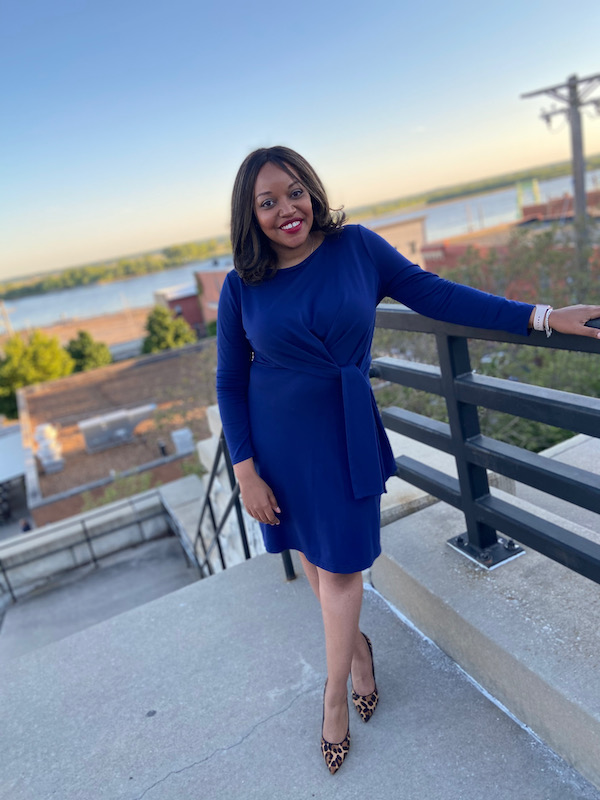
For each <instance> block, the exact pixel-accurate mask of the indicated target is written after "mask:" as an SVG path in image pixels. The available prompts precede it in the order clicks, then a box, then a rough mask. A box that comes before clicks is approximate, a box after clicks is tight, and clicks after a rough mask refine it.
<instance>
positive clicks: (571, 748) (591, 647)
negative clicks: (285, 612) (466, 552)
mask: <svg viewBox="0 0 600 800" xmlns="http://www.w3.org/2000/svg"><path fill="white" fill-rule="evenodd" d="M494 494H497V495H498V496H500V497H502V499H504V500H506V501H507V502H512V503H514V504H515V505H517V506H518V507H519V508H525V509H527V510H529V511H532V512H534V513H538V514H539V513H540V509H539V508H537V507H534V506H531V505H530V504H529V503H526V502H525V501H522V500H518V499H516V498H514V497H513V496H511V495H506V494H504V493H502V492H494ZM542 513H544V515H545V517H546V518H547V519H550V520H551V521H553V522H556V523H558V524H563V525H565V527H569V528H570V529H571V530H573V531H574V532H576V533H578V534H580V535H583V536H587V537H588V538H592V539H594V540H595V541H598V540H600V534H598V533H595V532H591V531H589V530H588V529H585V528H582V527H581V526H579V525H576V524H574V523H571V524H568V523H567V524H565V520H563V519H560V518H557V517H555V516H554V515H552V514H549V513H546V512H542ZM463 531H464V517H463V515H462V514H461V513H460V512H458V511H456V510H455V509H453V508H451V507H449V506H447V505H446V504H444V503H437V504H436V505H434V506H431V507H429V508H427V509H425V510H423V511H420V512H418V513H417V514H414V515H412V516H411V517H407V518H404V519H402V520H399V521H398V522H395V523H393V524H391V525H388V526H387V527H385V528H384V529H383V530H382V547H383V555H382V556H381V557H380V558H379V559H378V560H377V561H376V563H375V565H374V566H373V569H372V581H373V585H374V586H375V588H376V589H377V590H378V591H380V592H381V593H382V594H383V595H384V596H385V597H386V598H387V599H388V600H389V601H390V602H391V603H392V604H393V605H394V606H396V607H397V608H398V609H399V610H400V611H401V612H402V613H403V614H404V615H405V616H406V617H408V619H410V620H411V621H413V622H414V624H415V625H416V626H417V627H418V628H419V629H420V630H422V631H423V632H424V633H425V634H426V635H427V636H429V637H430V638H431V639H432V640H433V641H434V642H435V643H436V644H438V645H439V647H441V648H442V649H443V650H444V651H445V652H446V653H447V654H448V655H450V657H451V658H452V659H454V660H455V661H456V662H457V663H458V664H459V665H460V666H461V667H463V668H464V669H465V670H466V671H467V672H468V673H469V674H470V675H471V676H472V677H473V678H475V680H477V681H478V682H479V683H480V684H481V685H482V686H483V687H484V688H485V689H487V690H488V691H489V692H490V693H491V694H492V695H493V696H494V697H496V698H497V699H498V700H499V701H500V702H501V703H502V704H504V705H505V706H506V707H507V708H508V709H509V710H510V711H511V712H512V713H513V714H514V715H515V716H516V717H517V718H518V719H520V720H521V721H522V722H524V723H525V724H526V725H528V726H529V727H530V728H531V729H532V730H533V731H534V732H535V733H536V734H537V735H539V736H540V737H541V738H542V739H543V740H544V741H545V742H546V743H548V744H549V745H550V746H551V747H552V748H553V749H554V750H555V751H556V752H557V753H559V754H560V755H561V756H562V757H563V758H565V759H566V760H567V761H568V762H569V763H570V764H572V765H573V766H574V767H575V768H576V769H577V770H579V772H581V773H582V774H583V775H585V776H586V777H587V778H588V779H589V780H590V781H592V782H593V783H594V784H595V785H596V786H598V787H600V630H599V626H598V619H599V618H600V586H598V585H596V584H595V583H593V582H591V581H589V580H587V579H586V578H583V577H581V576H579V575H577V574H575V573H572V572H570V571H569V570H568V569H566V568H565V567H563V566H561V565H559V564H557V563H555V562H553V561H551V560H549V559H547V558H545V557H543V556H541V555H538V554H537V553H535V552H533V551H529V552H527V554H526V555H524V556H521V557H519V558H517V559H515V560H514V561H512V562H510V563H508V564H505V565H503V566H501V567H498V568H497V569H495V570H493V571H491V572H488V571H486V570H484V569H483V568H481V567H478V566H477V565H476V564H474V563H473V562H471V561H469V560H468V559H467V558H465V557H463V556H461V555H460V554H459V553H457V552H455V551H454V550H452V549H451V548H450V547H448V546H447V544H446V540H447V539H448V538H450V537H451V536H454V535H457V534H459V533H462V532H463Z"/></svg>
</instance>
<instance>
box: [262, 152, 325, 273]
mask: <svg viewBox="0 0 600 800" xmlns="http://www.w3.org/2000/svg"><path fill="white" fill-rule="evenodd" d="M289 170H290V172H292V173H293V175H294V176H295V175H296V173H295V172H294V170H293V169H292V168H291V167H289ZM254 213H255V215H256V219H257V221H258V224H259V226H260V229H261V230H262V232H263V233H264V234H265V236H266V237H267V238H268V239H269V240H270V242H271V246H272V248H273V250H274V251H275V254H276V255H277V258H278V260H279V262H280V263H283V262H285V261H287V260H290V259H295V258H304V257H306V256H305V255H304V250H305V249H308V247H309V244H308V237H309V234H310V231H311V228H312V225H313V210H312V203H311V200H310V195H309V193H308V191H307V189H306V188H305V187H304V186H303V184H302V183H301V182H300V179H299V178H298V177H292V176H291V175H289V174H288V173H287V172H285V171H284V170H282V169H281V168H280V167H278V166H277V165H276V164H273V163H272V162H270V161H269V162H267V163H266V164H265V165H264V167H262V168H261V170H260V172H259V173H258V176H257V178H256V184H255V186H254Z"/></svg>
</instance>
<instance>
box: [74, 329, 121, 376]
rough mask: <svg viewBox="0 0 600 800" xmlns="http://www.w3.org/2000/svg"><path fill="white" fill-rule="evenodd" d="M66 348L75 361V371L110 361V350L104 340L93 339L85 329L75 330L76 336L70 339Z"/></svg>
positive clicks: (84, 370)
mask: <svg viewBox="0 0 600 800" xmlns="http://www.w3.org/2000/svg"><path fill="white" fill-rule="evenodd" d="M66 350H67V353H69V355H70V356H71V358H72V359H73V361H74V362H75V372H87V371H88V370H90V369H96V367H105V366H106V365H107V364H110V363H111V361H112V356H111V354H110V350H109V349H108V347H107V346H106V345H105V344H104V342H96V341H94V339H93V338H92V336H91V334H90V333H88V332H87V331H77V338H76V339H71V341H70V342H69V344H68V345H67V348H66Z"/></svg>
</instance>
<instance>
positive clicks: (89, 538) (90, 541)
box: [0, 497, 163, 603]
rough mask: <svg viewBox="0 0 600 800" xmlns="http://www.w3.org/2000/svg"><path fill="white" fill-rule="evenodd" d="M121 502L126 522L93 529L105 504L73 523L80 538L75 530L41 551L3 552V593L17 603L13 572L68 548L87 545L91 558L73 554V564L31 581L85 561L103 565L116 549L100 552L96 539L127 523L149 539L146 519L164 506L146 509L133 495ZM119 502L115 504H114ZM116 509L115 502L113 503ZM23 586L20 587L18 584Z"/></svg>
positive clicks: (0, 586) (0, 566)
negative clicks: (128, 513) (126, 512)
mask: <svg viewBox="0 0 600 800" xmlns="http://www.w3.org/2000/svg"><path fill="white" fill-rule="evenodd" d="M119 502H120V504H121V505H123V506H126V507H128V508H129V509H130V510H131V519H129V520H128V521H127V522H126V523H123V520H122V519H119V520H116V521H115V522H114V524H111V525H108V526H107V527H106V528H104V527H103V528H102V530H94V523H95V522H96V521H97V520H98V519H102V517H106V515H107V511H106V508H105V507H103V508H100V509H98V510H96V511H91V512H88V513H86V514H85V516H84V517H82V518H81V519H79V520H77V522H76V523H73V526H74V527H75V526H79V533H80V535H81V538H80V539H74V538H73V535H72V534H70V533H69V534H68V535H67V537H66V538H67V539H68V541H67V542H66V543H65V542H63V541H61V540H60V539H59V540H58V541H57V544H56V546H55V547H52V546H50V547H48V546H47V545H45V546H44V547H43V548H42V549H41V550H40V551H38V552H35V550H34V552H33V554H32V555H31V556H27V555H25V554H24V556H23V557H22V558H20V557H18V556H17V557H16V558H15V556H10V557H9V558H7V559H3V558H2V557H1V556H0V576H1V579H0V595H1V594H6V593H8V594H9V595H10V597H11V600H12V601H13V603H16V602H17V600H18V595H17V589H16V587H15V586H14V585H13V581H11V578H10V572H11V571H16V570H20V569H22V568H23V567H27V566H29V565H30V564H34V563H35V562H37V561H44V560H47V559H49V558H50V557H51V556H54V555H57V554H58V553H63V552H66V551H68V550H70V551H72V552H74V551H75V550H76V549H77V548H79V547H82V546H83V547H86V548H87V550H88V551H89V561H85V560H76V559H75V558H74V560H73V563H72V565H71V566H70V567H68V568H64V569H60V570H58V572H57V573H53V574H52V575H48V576H45V577H44V578H38V579H33V580H32V581H31V582H30V583H31V584H36V582H40V581H42V580H47V579H49V578H50V577H53V575H54V574H63V573H65V572H68V571H70V570H73V569H77V568H79V567H82V566H86V564H93V566H94V567H98V566H99V565H100V563H99V562H100V560H101V559H102V558H104V557H106V556H109V555H112V554H113V552H114V551H112V550H111V551H109V552H107V553H104V554H102V553H98V552H97V550H96V549H95V548H94V542H95V541H97V540H99V539H102V538H103V537H105V536H109V535H111V534H113V533H117V532H118V531H121V530H123V529H124V528H128V527H130V526H131V527H133V526H135V527H137V529H138V532H139V543H140V544H142V543H144V542H146V541H147V539H146V536H145V533H144V523H145V522H149V521H150V520H154V519H156V518H157V517H162V516H163V514H162V509H161V507H160V506H158V505H157V507H156V508H155V509H154V510H151V511H149V512H148V511H144V510H140V509H138V508H136V506H135V499H134V498H131V497H130V498H125V499H124V500H122V501H119ZM115 505H116V504H115ZM113 509H114V505H113ZM39 532H40V529H34V530H33V531H32V534H39ZM7 543H8V544H11V545H12V544H13V540H7V541H6V542H3V544H7ZM132 546H133V545H132V544H129V545H128V547H132ZM19 588H21V587H19ZM29 590H30V585H29V583H26V584H25V589H24V593H25V594H26V593H28V592H29Z"/></svg>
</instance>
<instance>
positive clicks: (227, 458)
mask: <svg viewBox="0 0 600 800" xmlns="http://www.w3.org/2000/svg"><path fill="white" fill-rule="evenodd" d="M221 436H222V437H223V453H224V455H225V465H226V467H227V475H228V476H229V483H230V485H231V488H232V490H233V489H235V487H236V486H237V485H238V483H237V480H236V477H235V472H234V471H233V464H232V462H231V456H230V454H229V448H228V447H227V442H226V441H225V436H224V434H223V433H221ZM235 514H236V516H237V521H238V525H239V526H240V534H241V537H242V547H243V548H244V558H245V559H246V561H247V560H248V559H249V558H250V547H249V546H248V536H247V535H246V525H245V523H244V517H243V514H242V506H241V503H240V498H239V492H238V495H237V497H236V501H235Z"/></svg>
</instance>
